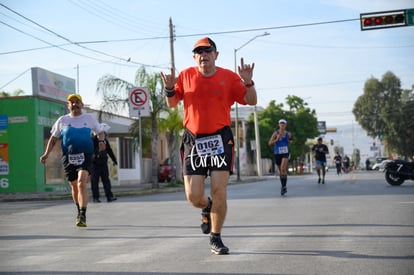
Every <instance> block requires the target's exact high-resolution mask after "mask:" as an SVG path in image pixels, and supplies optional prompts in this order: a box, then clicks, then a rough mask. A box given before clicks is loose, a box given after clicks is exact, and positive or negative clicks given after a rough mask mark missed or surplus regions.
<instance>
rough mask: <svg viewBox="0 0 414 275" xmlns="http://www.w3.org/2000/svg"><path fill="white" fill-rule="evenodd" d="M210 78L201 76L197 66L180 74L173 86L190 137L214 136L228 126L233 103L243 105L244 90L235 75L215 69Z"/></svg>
mask: <svg viewBox="0 0 414 275" xmlns="http://www.w3.org/2000/svg"><path fill="white" fill-rule="evenodd" d="M216 69H217V71H216V72H215V73H214V74H213V75H212V76H208V77H206V76H203V75H202V74H201V73H200V72H199V71H198V68H197V67H191V68H188V69H186V70H184V71H182V72H181V73H180V74H179V76H178V80H177V83H176V84H175V89H174V90H175V96H176V97H178V98H179V99H180V100H183V102H184V121H183V124H184V127H185V128H187V129H188V130H190V131H191V132H192V133H193V134H210V133H214V132H216V131H218V130H220V129H221V128H223V127H225V126H231V117H230V109H231V106H232V105H233V104H234V102H238V103H239V104H243V105H246V104H247V103H246V101H245V100H244V95H245V94H246V87H245V85H244V83H243V82H242V80H241V78H240V76H238V75H237V74H236V73H234V72H232V71H230V70H227V69H223V68H220V67H216Z"/></svg>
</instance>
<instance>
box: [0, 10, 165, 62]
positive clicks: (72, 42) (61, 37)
mask: <svg viewBox="0 0 414 275" xmlns="http://www.w3.org/2000/svg"><path fill="white" fill-rule="evenodd" d="M0 5H1V6H2V7H4V8H6V9H7V10H9V11H11V12H13V13H15V14H17V15H18V16H20V17H22V18H24V19H25V20H27V21H29V22H31V23H33V24H35V25H36V26H39V27H40V28H42V29H44V30H46V31H48V32H50V33H52V34H54V35H55V36H57V37H59V38H60V39H63V40H65V41H68V42H69V43H70V44H72V45H75V46H78V47H81V48H83V49H86V50H89V51H92V52H95V53H98V54H101V55H104V56H108V57H111V58H114V59H118V60H121V61H125V62H129V63H132V64H135V65H141V66H146V67H157V66H153V65H148V64H143V63H139V62H135V61H132V60H131V59H126V58H122V57H117V56H114V55H111V54H107V53H105V52H102V51H98V50H95V49H91V48H88V47H86V46H83V45H81V44H79V43H76V42H74V41H71V40H70V39H68V38H66V37H64V36H62V35H60V34H58V33H56V32H54V31H52V30H50V29H49V28H46V27H44V26H42V25H40V24H39V23H37V22H35V21H33V20H31V19H30V18H28V17H26V16H24V15H22V14H20V13H18V12H16V11H14V10H12V9H10V8H9V7H7V6H5V5H4V4H2V3H0ZM0 23H2V24H4V25H6V26H8V27H10V28H12V29H14V30H17V31H19V32H22V33H24V34H26V35H29V36H31V37H33V38H35V39H37V40H40V41H42V42H44V43H46V44H48V45H51V46H54V47H57V48H59V49H61V50H64V51H68V52H70V53H73V54H77V55H80V56H83V57H86V58H90V59H93V60H97V61H101V62H105V63H107V62H109V63H113V64H117V65H123V64H119V63H115V62H111V61H104V60H101V59H97V58H93V57H91V56H87V55H82V54H79V53H75V52H72V51H70V50H67V49H64V48H62V47H60V46H57V45H54V44H51V43H49V42H47V41H45V40H42V39H40V38H37V37H35V36H33V35H30V34H28V33H26V32H23V31H21V30H18V29H17V28H15V27H13V26H11V25H9V24H7V23H5V22H2V21H0Z"/></svg>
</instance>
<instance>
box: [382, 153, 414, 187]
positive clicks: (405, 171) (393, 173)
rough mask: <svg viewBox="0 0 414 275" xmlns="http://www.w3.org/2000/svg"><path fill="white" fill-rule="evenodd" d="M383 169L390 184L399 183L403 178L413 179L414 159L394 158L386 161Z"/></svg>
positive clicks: (401, 182)
mask: <svg viewBox="0 0 414 275" xmlns="http://www.w3.org/2000/svg"><path fill="white" fill-rule="evenodd" d="M384 171H385V180H386V181H387V182H388V183H389V184H390V185H394V186H397V185H401V184H403V182H404V181H405V180H414V161H412V162H408V161H404V160H399V159H396V160H393V161H390V162H388V163H386V164H385V169H384Z"/></svg>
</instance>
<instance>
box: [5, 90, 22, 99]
mask: <svg viewBox="0 0 414 275" xmlns="http://www.w3.org/2000/svg"><path fill="white" fill-rule="evenodd" d="M22 94H24V91H23V90H22V89H17V90H14V91H13V93H11V94H10V93H8V92H5V91H0V97H9V96H19V95H22Z"/></svg>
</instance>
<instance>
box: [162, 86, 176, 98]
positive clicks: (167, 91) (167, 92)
mask: <svg viewBox="0 0 414 275" xmlns="http://www.w3.org/2000/svg"><path fill="white" fill-rule="evenodd" d="M164 94H165V96H166V97H173V96H175V91H174V89H167V88H164Z"/></svg>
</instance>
